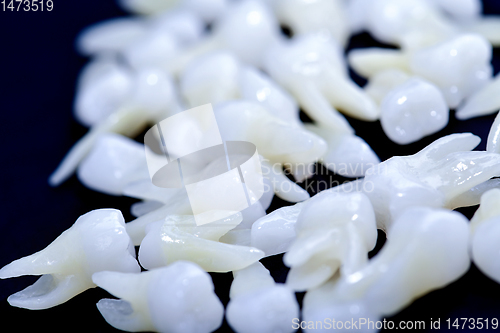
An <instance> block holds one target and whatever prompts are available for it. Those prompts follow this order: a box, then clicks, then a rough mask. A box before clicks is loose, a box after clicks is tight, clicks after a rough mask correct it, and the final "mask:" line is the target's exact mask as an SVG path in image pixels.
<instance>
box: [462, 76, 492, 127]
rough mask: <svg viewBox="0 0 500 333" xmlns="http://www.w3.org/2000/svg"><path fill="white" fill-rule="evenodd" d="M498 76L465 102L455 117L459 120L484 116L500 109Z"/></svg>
mask: <svg viewBox="0 0 500 333" xmlns="http://www.w3.org/2000/svg"><path fill="white" fill-rule="evenodd" d="M499 91H500V75H497V76H496V77H495V79H494V80H493V81H491V82H489V83H487V84H486V85H485V86H484V87H483V88H481V89H480V90H479V91H477V92H476V93H474V94H473V95H472V96H470V97H469V98H467V99H466V100H465V103H464V104H463V105H462V106H460V107H459V108H458V110H457V112H456V114H455V116H456V117H457V118H458V119H460V120H466V119H469V118H473V117H479V116H485V115H488V114H491V113H494V112H496V111H498V110H499V109H500V94H499V93H498V92H499Z"/></svg>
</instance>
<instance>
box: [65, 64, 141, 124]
mask: <svg viewBox="0 0 500 333" xmlns="http://www.w3.org/2000/svg"><path fill="white" fill-rule="evenodd" d="M133 86H134V78H133V74H132V72H131V71H130V70H128V69H127V68H125V67H123V66H121V65H119V64H118V63H117V61H116V60H115V59H114V58H106V57H104V58H98V59H97V60H95V61H92V62H90V63H89V64H88V65H87V66H86V67H85V68H84V69H83V71H82V73H81V74H80V77H79V78H78V87H77V91H76V96H75V104H74V109H75V116H76V117H77V119H78V121H80V122H81V123H82V124H84V125H85V126H92V125H95V124H97V123H99V122H101V121H102V120H104V119H106V117H108V116H109V115H110V114H112V113H113V112H114V111H116V110H117V109H119V108H120V107H121V106H123V105H124V103H126V102H127V100H128V99H129V96H130V94H131V91H132V89H133Z"/></svg>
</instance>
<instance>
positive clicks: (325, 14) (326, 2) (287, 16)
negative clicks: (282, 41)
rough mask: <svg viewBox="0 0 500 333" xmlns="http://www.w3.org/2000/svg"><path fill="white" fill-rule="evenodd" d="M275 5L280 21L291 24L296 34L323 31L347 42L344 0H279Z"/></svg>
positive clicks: (347, 33)
mask: <svg viewBox="0 0 500 333" xmlns="http://www.w3.org/2000/svg"><path fill="white" fill-rule="evenodd" d="M273 5H274V10H275V12H276V15H277V16H278V19H279V20H280V22H281V23H282V24H285V25H286V26H289V27H290V28H291V29H292V31H293V34H294V36H297V35H303V34H308V33H315V32H321V33H327V34H330V35H331V36H333V38H335V40H337V42H339V43H340V44H341V45H345V44H346V42H347V38H348V37H349V27H348V20H347V19H346V8H345V5H344V2H343V1H339V0H320V1H308V0H277V1H274V2H273Z"/></svg>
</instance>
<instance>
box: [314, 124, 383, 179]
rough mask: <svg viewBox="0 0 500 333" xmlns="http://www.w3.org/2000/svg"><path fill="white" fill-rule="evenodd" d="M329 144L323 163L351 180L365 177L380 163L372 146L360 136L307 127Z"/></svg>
mask: <svg viewBox="0 0 500 333" xmlns="http://www.w3.org/2000/svg"><path fill="white" fill-rule="evenodd" d="M306 128H307V129H308V130H310V131H311V132H313V133H316V134H317V135H319V136H320V137H322V138H323V139H325V141H326V142H327V143H328V151H327V152H326V153H325V155H324V156H323V158H322V160H321V163H322V164H323V165H324V166H325V167H327V168H328V169H330V170H332V171H333V172H335V173H337V174H339V175H341V176H344V177H349V178H356V177H363V176H364V175H365V172H366V170H368V169H369V168H370V167H372V166H374V165H376V164H378V163H380V159H379V158H378V156H377V155H376V154H375V152H374V151H373V150H372V149H371V148H370V146H369V145H368V144H367V143H366V142H365V141H364V140H363V139H361V138H360V137H359V136H356V135H350V134H346V135H345V134H336V133H335V132H333V131H332V130H330V129H328V128H322V127H317V126H313V125H309V124H308V125H306Z"/></svg>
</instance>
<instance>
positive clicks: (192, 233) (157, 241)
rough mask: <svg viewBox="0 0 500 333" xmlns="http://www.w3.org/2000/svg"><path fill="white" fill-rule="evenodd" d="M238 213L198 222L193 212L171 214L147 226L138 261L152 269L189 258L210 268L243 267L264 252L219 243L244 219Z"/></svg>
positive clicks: (216, 269) (207, 268)
mask: <svg viewBox="0 0 500 333" xmlns="http://www.w3.org/2000/svg"><path fill="white" fill-rule="evenodd" d="M241 219H242V217H241V214H240V213H237V214H235V215H233V216H231V217H229V218H226V219H225V220H219V221H217V222H214V223H212V224H207V225H203V226H196V224H195V220H194V217H193V216H183V217H176V216H172V215H171V216H168V217H167V218H166V219H165V221H158V222H155V223H151V224H150V225H148V227H147V228H146V236H145V237H144V239H143V241H142V243H141V247H140V248H139V261H140V263H141V265H142V266H143V267H145V268H148V269H151V268H154V267H161V266H165V265H168V264H169V263H172V262H174V261H176V260H189V261H192V262H195V263H197V264H198V265H200V266H201V267H202V268H203V269H204V270H206V271H209V272H228V271H232V270H236V269H242V268H244V267H247V266H248V265H251V264H252V263H254V262H256V261H258V260H259V259H261V258H262V257H264V252H262V251H260V250H258V249H256V248H252V247H246V246H238V245H230V244H225V243H220V242H219V239H220V237H221V236H222V235H224V234H225V233H227V232H228V231H229V230H231V229H233V228H234V227H235V226H236V225H237V224H238V223H239V222H241Z"/></svg>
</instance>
